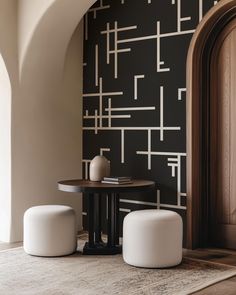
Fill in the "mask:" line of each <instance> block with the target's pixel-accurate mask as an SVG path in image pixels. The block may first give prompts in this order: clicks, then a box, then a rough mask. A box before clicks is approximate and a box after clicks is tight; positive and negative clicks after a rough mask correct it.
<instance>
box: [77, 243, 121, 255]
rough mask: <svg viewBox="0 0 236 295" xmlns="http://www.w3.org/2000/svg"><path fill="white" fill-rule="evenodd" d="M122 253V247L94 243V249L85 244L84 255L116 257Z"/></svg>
mask: <svg viewBox="0 0 236 295" xmlns="http://www.w3.org/2000/svg"><path fill="white" fill-rule="evenodd" d="M120 253H122V246H121V245H116V246H107V245H106V244H99V243H94V247H90V246H89V242H87V243H85V245H84V248H83V254H84V255H114V254H120Z"/></svg>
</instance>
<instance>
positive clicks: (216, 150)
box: [187, 0, 236, 249]
mask: <svg viewBox="0 0 236 295" xmlns="http://www.w3.org/2000/svg"><path fill="white" fill-rule="evenodd" d="M235 37H236V1H232V0H231V1H229V0H221V1H220V3H219V4H218V5H217V6H216V7H214V8H213V9H212V10H210V11H209V13H208V14H207V15H206V16H205V18H204V19H203V21H202V22H201V23H200V25H199V27H198V28H197V30H196V32H195V34H194V37H193V39H192V42H191V45H190V48H189V53H188V61H187V89H188V90H187V196H188V213H187V216H188V217H187V247H188V248H196V247H206V246H216V247H225V248H234V249H236V240H235V238H234V236H236V222H235V220H234V219H235V218H234V216H235V209H236V205H234V204H236V193H234V182H233V179H234V178H235V177H236V172H234V170H235V169H236V168H235V167H236V163H234V162H235V160H234V150H236V146H234V132H232V130H233V129H235V128H234V127H236V126H235V123H234V121H233V119H234V116H233V110H234V109H235V108H234V104H235V97H234V92H236V86H235V85H236V83H235V82H236V81H234V71H235V69H236V62H235V57H234V55H235V54H234V52H235V50H236V42H234V39H235ZM235 111H236V109H235ZM230 159H231V160H230ZM234 166H235V167H234Z"/></svg>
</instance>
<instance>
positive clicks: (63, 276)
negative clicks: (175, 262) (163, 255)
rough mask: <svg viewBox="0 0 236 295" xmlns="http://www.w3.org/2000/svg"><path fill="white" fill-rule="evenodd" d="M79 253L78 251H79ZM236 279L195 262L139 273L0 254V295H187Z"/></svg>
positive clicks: (96, 262)
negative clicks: (217, 283)
mask: <svg viewBox="0 0 236 295" xmlns="http://www.w3.org/2000/svg"><path fill="white" fill-rule="evenodd" d="M80 247H81V245H80ZM233 275H236V268H235V267H231V266H226V265H221V264H215V263H209V262H204V261H200V260H194V259H186V258H185V259H184V260H183V263H182V264H181V265H179V266H177V267H174V268H170V269H142V268H135V267H131V266H129V265H127V264H125V263H124V262H123V260H122V256H121V255H115V256H83V255H82V254H81V253H80V252H77V253H76V254H74V255H71V256H67V257H60V258H42V257H33V256H29V255H27V254H25V253H24V251H23V249H22V248H15V249H11V250H5V251H1V252H0V295H26V294H27V295H78V294H82V295H100V294H102V295H105V294H107V295H113V294H123V295H129V294H134V295H141V294H142V295H144V294H148V295H150V294H155V295H158V294H161V295H167V294H168V295H169V294H174V295H177V294H181V295H184V294H191V293H192V292H194V291H197V290H200V289H202V288H204V287H207V286H209V285H211V284H214V283H216V282H219V281H221V280H224V279H226V278H229V277H231V276H233Z"/></svg>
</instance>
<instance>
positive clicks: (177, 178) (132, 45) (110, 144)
mask: <svg viewBox="0 0 236 295" xmlns="http://www.w3.org/2000/svg"><path fill="white" fill-rule="evenodd" d="M215 4H217V1H214V0H182V1H181V0H165V1H164V0H139V1H137V0H104V1H102V0H100V1H97V2H96V3H95V4H94V6H93V7H92V8H91V9H90V10H89V11H88V13H87V15H86V16H85V32H84V39H85V42H84V44H85V45H84V95H83V96H84V104H83V122H84V123H83V126H84V133H83V159H84V160H83V162H84V163H83V166H84V167H83V168H84V176H85V177H88V167H89V161H90V160H91V159H92V158H93V157H94V156H95V155H97V154H104V155H105V156H106V157H107V158H108V159H109V160H110V161H111V168H112V174H113V175H114V174H115V175H131V176H133V177H137V178H145V179H153V180H156V181H157V182H158V184H159V191H158V192H157V193H155V194H149V195H147V194H145V195H137V194H136V195H132V194H130V195H123V196H121V203H120V211H121V215H122V216H124V215H125V214H126V212H129V211H130V210H136V209H141V208H156V207H157V206H160V207H161V208H170V209H173V210H175V211H177V212H179V213H180V214H181V215H182V216H183V217H185V214H186V187H185V186H186V184H185V176H186V164H185V163H186V139H185V136H186V132H185V121H186V115H185V102H186V82H185V80H186V77H185V67H186V57H187V51H188V46H189V43H190V40H191V37H192V34H193V33H194V30H195V28H196V26H197V24H198V23H199V21H200V20H201V19H202V16H203V15H204V14H205V13H206V12H207V11H208V10H209V9H210V8H211V7H212V6H213V5H215ZM104 208H105V203H104ZM104 211H105V210H104ZM83 214H84V222H85V223H86V199H85V200H84V213H83ZM104 219H105V212H104ZM104 222H105V221H104Z"/></svg>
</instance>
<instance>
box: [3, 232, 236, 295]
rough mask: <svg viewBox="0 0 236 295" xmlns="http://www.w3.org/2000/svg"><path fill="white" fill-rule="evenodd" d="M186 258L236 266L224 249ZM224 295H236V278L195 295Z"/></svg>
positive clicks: (234, 254) (194, 253) (234, 256)
mask: <svg viewBox="0 0 236 295" xmlns="http://www.w3.org/2000/svg"><path fill="white" fill-rule="evenodd" d="M84 238H86V235H83V236H82V239H84ZM21 246H22V242H18V243H10V244H7V243H2V242H0V251H2V250H6V249H12V248H16V247H21ZM184 256H186V257H192V258H198V259H203V260H207V261H213V262H218V263H224V264H228V265H234V266H236V251H231V250H224V249H198V250H193V251H190V250H184ZM222 294H223V295H236V276H235V277H232V278H230V279H228V280H225V281H222V282H220V283H217V284H215V285H213V286H210V287H208V288H206V289H204V290H202V291H199V292H196V293H195V295H222Z"/></svg>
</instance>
